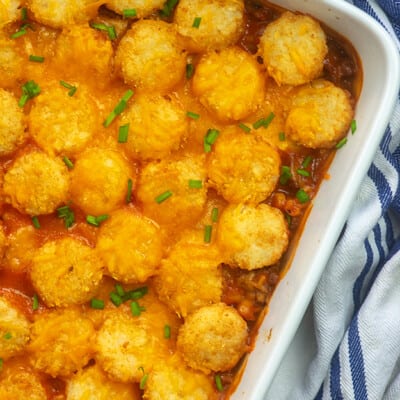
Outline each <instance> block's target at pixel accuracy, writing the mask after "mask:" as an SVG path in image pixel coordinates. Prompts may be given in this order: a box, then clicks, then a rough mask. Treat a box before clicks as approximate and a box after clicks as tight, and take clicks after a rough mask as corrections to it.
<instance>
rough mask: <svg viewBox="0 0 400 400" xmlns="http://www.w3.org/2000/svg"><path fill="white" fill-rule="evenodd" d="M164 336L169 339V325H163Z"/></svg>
mask: <svg viewBox="0 0 400 400" xmlns="http://www.w3.org/2000/svg"><path fill="white" fill-rule="evenodd" d="M164 338H165V339H171V327H170V326H169V325H164Z"/></svg>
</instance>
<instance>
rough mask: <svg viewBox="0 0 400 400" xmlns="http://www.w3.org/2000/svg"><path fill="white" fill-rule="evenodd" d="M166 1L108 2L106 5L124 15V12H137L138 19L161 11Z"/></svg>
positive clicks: (126, 0) (122, 0) (120, 0)
mask: <svg viewBox="0 0 400 400" xmlns="http://www.w3.org/2000/svg"><path fill="white" fill-rule="evenodd" d="M164 3H165V0H146V1H143V0H108V1H107V3H106V5H107V7H108V8H109V9H111V10H113V11H115V12H116V13H118V14H120V15H122V14H123V12H124V10H132V9H133V10H135V11H136V17H137V18H144V17H147V16H149V15H150V14H152V13H153V12H154V11H156V10H161V9H162V8H163V6H164Z"/></svg>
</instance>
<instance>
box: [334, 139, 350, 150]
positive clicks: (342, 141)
mask: <svg viewBox="0 0 400 400" xmlns="http://www.w3.org/2000/svg"><path fill="white" fill-rule="evenodd" d="M346 143H347V138H346V137H344V138H343V139H342V140H340V141H339V142H338V143H336V146H335V148H337V149H340V148H342V147H343V146H344V145H345V144H346Z"/></svg>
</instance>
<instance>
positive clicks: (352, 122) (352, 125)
mask: <svg viewBox="0 0 400 400" xmlns="http://www.w3.org/2000/svg"><path fill="white" fill-rule="evenodd" d="M350 129H351V133H352V134H354V133H355V131H356V130H357V121H356V120H355V119H353V121H351V124H350Z"/></svg>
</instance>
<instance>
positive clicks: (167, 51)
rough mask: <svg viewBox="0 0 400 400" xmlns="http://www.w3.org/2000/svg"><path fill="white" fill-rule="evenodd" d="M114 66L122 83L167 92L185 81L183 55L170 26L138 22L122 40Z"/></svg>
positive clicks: (163, 23) (158, 22)
mask: <svg viewBox="0 0 400 400" xmlns="http://www.w3.org/2000/svg"><path fill="white" fill-rule="evenodd" d="M116 63H117V65H118V66H119V67H120V69H121V73H122V77H123V78H124V81H125V83H127V84H130V85H134V86H136V87H138V88H140V89H147V90H151V91H156V92H166V91H168V90H170V89H172V88H173V87H174V86H176V84H177V83H178V82H179V81H180V80H181V79H182V78H183V77H184V74H185V68H186V54H185V52H184V51H183V50H182V48H181V46H180V45H179V40H178V35H177V33H176V31H175V28H174V26H173V25H171V24H168V23H166V22H163V21H154V20H140V21H138V22H136V23H135V24H133V25H132V27H131V29H130V30H129V31H128V32H127V33H126V34H125V35H124V37H123V38H122V39H121V42H120V43H119V45H118V49H117V53H116Z"/></svg>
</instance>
